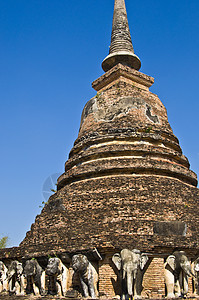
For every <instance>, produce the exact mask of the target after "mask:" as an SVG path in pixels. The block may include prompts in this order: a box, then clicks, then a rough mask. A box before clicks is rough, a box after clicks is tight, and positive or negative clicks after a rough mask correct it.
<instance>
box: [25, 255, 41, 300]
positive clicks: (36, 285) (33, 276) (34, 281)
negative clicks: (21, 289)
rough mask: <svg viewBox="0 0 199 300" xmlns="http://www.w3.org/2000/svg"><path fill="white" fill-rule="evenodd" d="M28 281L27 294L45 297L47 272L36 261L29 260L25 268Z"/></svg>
mask: <svg viewBox="0 0 199 300" xmlns="http://www.w3.org/2000/svg"><path fill="white" fill-rule="evenodd" d="M24 274H25V277H26V279H27V286H26V293H27V294H31V293H33V294H34V295H36V296H39V295H41V296H43V295H45V271H44V270H43V269H42V267H41V266H40V265H39V263H38V261H37V260H36V259H30V260H27V261H26V263H25V267H24Z"/></svg>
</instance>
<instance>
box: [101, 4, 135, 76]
mask: <svg viewBox="0 0 199 300" xmlns="http://www.w3.org/2000/svg"><path fill="white" fill-rule="evenodd" d="M118 63H121V64H123V65H126V66H128V67H130V68H133V69H135V70H139V69H140V67H141V62H140V59H139V57H138V56H137V55H135V53H134V49H133V44H132V40H131V34H130V30H129V25H128V19H127V12H126V6H125V2H124V0H115V6H114V14H113V25H112V34H111V45H110V50H109V55H108V56H107V57H106V58H105V59H104V60H103V62H102V69H103V70H104V71H105V72H107V71H108V70H110V69H111V68H112V67H114V66H116V65H117V64H118Z"/></svg>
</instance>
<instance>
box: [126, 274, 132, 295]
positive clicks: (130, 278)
mask: <svg viewBox="0 0 199 300" xmlns="http://www.w3.org/2000/svg"><path fill="white" fill-rule="evenodd" d="M127 292H128V294H129V296H132V295H133V276H132V273H127Z"/></svg>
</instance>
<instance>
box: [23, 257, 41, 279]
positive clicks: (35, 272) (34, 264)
mask: <svg viewBox="0 0 199 300" xmlns="http://www.w3.org/2000/svg"><path fill="white" fill-rule="evenodd" d="M42 271H43V270H42V267H40V265H39V263H38V261H37V260H36V259H30V260H27V261H26V264H25V267H24V274H25V275H26V277H28V276H29V277H31V276H33V277H35V278H36V277H40V276H41V274H42Z"/></svg>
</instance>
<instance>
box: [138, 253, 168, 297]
mask: <svg viewBox="0 0 199 300" xmlns="http://www.w3.org/2000/svg"><path fill="white" fill-rule="evenodd" d="M142 295H143V297H147V298H148V297H149V298H162V297H164V296H165V283H164V258H153V259H152V262H151V263H150V265H149V267H148V269H147V270H146V272H145V274H144V278H143V292H142Z"/></svg>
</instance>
